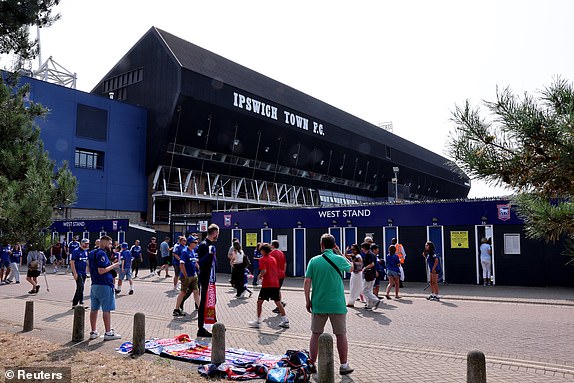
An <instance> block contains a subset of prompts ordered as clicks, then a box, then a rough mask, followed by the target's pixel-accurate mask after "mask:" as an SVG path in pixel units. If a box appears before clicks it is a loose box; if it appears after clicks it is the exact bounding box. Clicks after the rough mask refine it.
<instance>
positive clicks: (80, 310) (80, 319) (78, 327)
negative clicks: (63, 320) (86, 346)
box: [72, 306, 86, 342]
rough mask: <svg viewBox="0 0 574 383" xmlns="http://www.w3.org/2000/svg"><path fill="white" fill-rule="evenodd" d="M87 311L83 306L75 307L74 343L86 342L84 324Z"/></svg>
mask: <svg viewBox="0 0 574 383" xmlns="http://www.w3.org/2000/svg"><path fill="white" fill-rule="evenodd" d="M85 314H86V309H85V308H84V307H82V306H76V307H74V324H73V325H72V342H81V341H83V340H84V323H85V317H86V315H85Z"/></svg>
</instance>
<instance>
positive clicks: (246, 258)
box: [243, 254, 251, 268]
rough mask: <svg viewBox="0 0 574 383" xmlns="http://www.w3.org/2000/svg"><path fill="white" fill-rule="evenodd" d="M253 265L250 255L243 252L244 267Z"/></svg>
mask: <svg viewBox="0 0 574 383" xmlns="http://www.w3.org/2000/svg"><path fill="white" fill-rule="evenodd" d="M249 266H251V262H250V261H249V257H248V256H247V254H243V267H245V268H247V267H249Z"/></svg>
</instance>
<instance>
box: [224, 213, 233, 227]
mask: <svg viewBox="0 0 574 383" xmlns="http://www.w3.org/2000/svg"><path fill="white" fill-rule="evenodd" d="M223 225H224V226H226V227H229V226H231V214H229V215H227V214H225V215H224V216H223Z"/></svg>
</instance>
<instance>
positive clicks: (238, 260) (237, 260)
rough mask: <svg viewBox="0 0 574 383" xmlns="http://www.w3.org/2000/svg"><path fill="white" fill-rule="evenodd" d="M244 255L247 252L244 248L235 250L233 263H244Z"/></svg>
mask: <svg viewBox="0 0 574 383" xmlns="http://www.w3.org/2000/svg"><path fill="white" fill-rule="evenodd" d="M244 256H245V253H244V252H243V250H240V251H235V262H234V263H233V264H234V265H240V264H242V263H243V257H244Z"/></svg>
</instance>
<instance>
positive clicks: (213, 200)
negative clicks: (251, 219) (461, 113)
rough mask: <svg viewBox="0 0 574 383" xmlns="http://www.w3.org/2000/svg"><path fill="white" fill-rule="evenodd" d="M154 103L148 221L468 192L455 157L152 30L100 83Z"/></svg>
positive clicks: (129, 98) (107, 92) (106, 92)
mask: <svg viewBox="0 0 574 383" xmlns="http://www.w3.org/2000/svg"><path fill="white" fill-rule="evenodd" d="M92 93H93V94H97V95H101V96H104V97H106V98H108V97H113V98H114V99H115V100H118V101H121V102H125V103H128V104H133V105H138V106H141V107H144V108H146V109H147V110H148V125H147V145H146V151H147V163H146V174H147V177H148V185H149V195H150V198H149V204H148V222H150V223H153V224H156V225H157V224H164V223H165V224H167V223H168V222H173V220H174V219H176V220H177V219H182V217H185V219H186V220H191V221H193V220H201V219H208V218H209V217H210V216H211V212H212V211H216V210H243V209H247V208H257V207H284V208H285V207H288V208H292V207H320V206H329V205H331V206H336V205H353V204H355V205H356V204H364V203H371V202H381V201H388V200H395V199H400V200H405V199H411V200H434V199H452V198H464V197H466V196H467V194H468V191H469V189H470V181H469V178H468V177H467V176H466V175H464V174H463V173H462V172H461V171H460V169H458V168H457V167H456V166H455V165H454V164H453V163H452V162H450V161H448V160H447V159H445V158H444V157H442V156H440V155H437V154H435V153H433V152H431V151H429V150H427V149H425V148H423V147H420V146H418V145H415V144H413V143H411V142H409V141H407V140H404V139H402V138H400V137H398V136H396V135H394V134H392V133H390V132H388V131H386V130H384V129H381V128H379V127H377V126H375V125H372V124H370V123H368V122H366V121H363V120H361V119H359V118H357V117H354V116H352V115H350V114H348V113H346V112H344V111H342V110H339V109H337V108H335V107H333V106H330V105H328V104H326V103H324V102H322V101H320V100H317V99H315V98H313V97H311V96H309V95H306V94H304V93H302V92H300V91H298V90H296V89H293V88H291V87H289V86H287V85H285V84H282V83H280V82H277V81H275V80H273V79H271V78H268V77H266V76H264V75H262V74H259V73H257V72H255V71H253V70H250V69H248V68H245V67H243V66H241V65H239V64H236V63H234V62H232V61H230V60H227V59H225V58H223V57H221V56H218V55H217V54H214V53H212V52H209V51H207V50H205V49H203V48H200V47H198V46H196V45H194V44H192V43H190V42H188V41H185V40H183V39H181V38H178V37H176V36H174V35H171V34H169V33H167V32H165V31H162V30H160V29H157V28H155V27H152V28H151V29H150V30H149V31H148V32H147V33H146V34H145V35H144V36H143V37H142V38H141V39H140V40H139V41H138V42H137V43H136V44H135V45H134V46H133V47H132V48H131V49H130V50H129V52H127V53H126V55H125V56H124V57H123V58H122V59H121V60H120V61H119V62H118V63H117V64H116V65H115V66H114V67H113V68H112V69H111V70H110V71H109V73H108V74H107V75H106V76H105V77H104V78H103V79H102V80H101V81H100V82H99V83H98V84H97V85H96V87H95V88H94V89H93V90H92Z"/></svg>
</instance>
